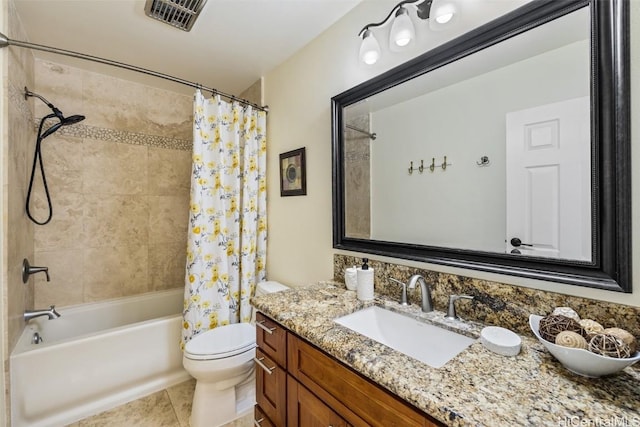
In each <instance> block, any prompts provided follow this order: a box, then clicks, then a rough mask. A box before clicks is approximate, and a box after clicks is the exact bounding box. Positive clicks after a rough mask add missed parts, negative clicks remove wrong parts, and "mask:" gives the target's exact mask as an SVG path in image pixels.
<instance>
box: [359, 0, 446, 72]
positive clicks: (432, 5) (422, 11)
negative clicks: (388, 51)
mask: <svg viewBox="0 0 640 427" xmlns="http://www.w3.org/2000/svg"><path fill="white" fill-rule="evenodd" d="M407 6H413V7H415V9H416V16H417V17H418V18H420V19H421V20H426V19H428V20H429V28H430V29H432V30H434V31H440V30H442V29H444V27H446V26H447V25H448V24H450V23H451V22H452V20H453V19H454V18H455V16H456V14H457V13H458V9H457V7H456V4H455V1H454V0H403V1H401V2H400V3H398V4H397V5H395V6H394V7H393V9H391V12H389V14H388V15H387V17H386V18H384V19H383V20H382V21H380V22H375V23H371V24H367V25H365V27H364V28H363V29H362V30H360V32H359V33H358V37H361V38H362V43H361V44H360V51H359V57H360V60H361V61H362V62H364V63H365V64H367V65H373V64H375V63H376V62H377V61H378V59H379V58H380V55H381V50H380V44H379V43H378V40H377V39H376V37H375V35H374V34H373V33H372V32H371V29H372V28H375V27H382V26H384V25H386V24H387V23H388V22H389V21H390V20H392V21H393V23H392V24H391V30H390V32H389V44H390V45H391V46H394V45H395V46H397V47H399V48H403V47H405V46H407V45H409V44H410V43H411V42H412V41H413V40H414V39H415V37H416V36H415V27H414V24H413V21H412V20H411V16H410V14H409V9H408V8H407ZM391 17H393V19H391Z"/></svg>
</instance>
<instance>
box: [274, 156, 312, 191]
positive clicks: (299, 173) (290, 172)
mask: <svg viewBox="0 0 640 427" xmlns="http://www.w3.org/2000/svg"><path fill="white" fill-rule="evenodd" d="M304 153H305V147H302V148H298V149H297V150H293V151H288V152H286V153H282V154H280V196H282V197H284V196H304V195H306V194H307V176H306V175H307V171H306V164H305V156H304Z"/></svg>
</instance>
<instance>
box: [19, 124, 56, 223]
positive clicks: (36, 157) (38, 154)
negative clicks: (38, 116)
mask: <svg viewBox="0 0 640 427" xmlns="http://www.w3.org/2000/svg"><path fill="white" fill-rule="evenodd" d="M52 116H53V117H55V116H54V115H51V114H50V115H48V116H46V117H43V118H42V120H40V126H39V127H38V138H37V140H36V149H35V153H34V154H33V166H32V167H31V178H29V189H28V190H27V202H26V208H27V209H26V210H27V216H28V217H29V219H30V220H31V221H33V222H35V223H36V224H38V225H45V224H48V223H49V221H51V217H52V216H53V206H52V205H51V196H50V194H49V186H48V185H47V177H46V175H45V173H44V163H43V162H42V150H41V147H42V140H43V139H44V138H46V137H47V136H49V135H51V134H52V133H53V132H55V131H56V130H57V128H58V127H59V126H57V125H53V126H52V127H51V128H49V129H48V130H47V131H46V132H45V134H44V135H42V126H43V125H44V122H45V121H46V120H47V119H48V118H50V117H52ZM54 127H56V128H55V129H54ZM38 165H40V174H41V175H42V184H43V186H44V194H45V195H46V196H47V206H48V209H49V215H48V216H47V219H46V220H44V221H42V222H40V221H38V220H37V219H35V218H34V217H33V215H32V214H31V208H30V206H29V205H30V204H31V203H30V202H31V193H32V191H33V180H34V178H35V174H36V166H38Z"/></svg>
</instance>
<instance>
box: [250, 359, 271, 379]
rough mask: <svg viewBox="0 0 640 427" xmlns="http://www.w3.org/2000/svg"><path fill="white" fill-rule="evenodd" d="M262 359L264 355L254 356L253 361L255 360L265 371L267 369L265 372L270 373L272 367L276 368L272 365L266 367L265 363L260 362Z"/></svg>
mask: <svg viewBox="0 0 640 427" xmlns="http://www.w3.org/2000/svg"><path fill="white" fill-rule="evenodd" d="M263 360H264V357H261V358H260V359H258V358H256V357H254V358H253V361H254V362H256V363H257V364H258V365H260V367H261V368H262V369H264V370H265V371H267V374H269V375H271V373H272V372H273V370H274V369H276V367H275V366H274V367H273V368H268V367H267V365H265V364H264V363H262V361H263Z"/></svg>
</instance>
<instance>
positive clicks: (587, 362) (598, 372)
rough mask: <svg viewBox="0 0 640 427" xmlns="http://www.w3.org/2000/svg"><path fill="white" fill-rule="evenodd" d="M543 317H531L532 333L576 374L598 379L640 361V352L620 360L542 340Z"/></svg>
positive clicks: (532, 315) (563, 364)
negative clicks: (539, 330)
mask: <svg viewBox="0 0 640 427" xmlns="http://www.w3.org/2000/svg"><path fill="white" fill-rule="evenodd" d="M542 317H543V316H537V315H535V314H531V315H529V327H531V331H533V333H534V334H535V336H536V337H537V338H538V340H539V341H540V342H541V343H542V345H544V346H545V347H546V349H547V350H549V353H551V354H552V355H553V357H555V358H556V359H558V361H559V362H560V363H562V366H564V367H565V368H567V369H568V370H570V371H571V372H573V373H574V374H578V375H582V376H585V377H590V378H597V377H601V376H603V375H610V374H614V373H616V372H618V371H621V370H623V369H624V368H626V367H627V366H631V365H633V364H634V363H636V362H637V361H638V360H640V352H636V354H634V355H633V356H632V357H627V358H624V359H618V358H615V357H606V356H600V355H599V354H596V353H592V352H590V351H589V350H583V349H581V348H570V347H563V346H561V345H557V344H554V343H552V342H549V341H547V340H545V339H544V338H542V337H541V336H540V333H539V332H538V329H539V328H540V319H542Z"/></svg>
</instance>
